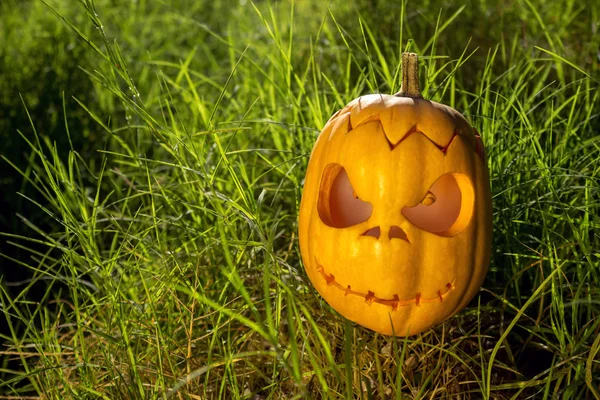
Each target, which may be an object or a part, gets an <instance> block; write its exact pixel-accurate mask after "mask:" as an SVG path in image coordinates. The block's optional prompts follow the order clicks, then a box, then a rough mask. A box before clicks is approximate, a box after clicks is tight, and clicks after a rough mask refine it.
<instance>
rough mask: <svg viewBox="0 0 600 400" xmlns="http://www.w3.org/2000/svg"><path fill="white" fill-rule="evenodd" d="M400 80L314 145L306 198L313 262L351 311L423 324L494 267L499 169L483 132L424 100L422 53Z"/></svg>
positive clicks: (460, 302) (372, 319)
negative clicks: (493, 173) (395, 89)
mask: <svg viewBox="0 0 600 400" xmlns="http://www.w3.org/2000/svg"><path fill="white" fill-rule="evenodd" d="M402 64H403V65H402V67H403V68H402V70H403V71H402V73H403V75H402V77H403V82H402V89H401V91H400V92H399V93H398V94H396V95H393V96H391V95H383V94H372V95H366V96H362V97H360V98H358V99H355V100H353V101H352V102H350V103H349V104H348V105H347V106H346V107H344V108H343V109H342V110H340V111H338V112H337V113H336V114H335V115H334V116H333V117H331V119H330V120H329V121H328V122H327V124H326V125H325V127H324V128H323V131H322V132H321V134H320V135H319V137H318V139H317V142H316V144H315V146H314V149H313V151H312V154H311V157H310V161H309V164H308V170H307V173H306V179H305V184H304V192H303V195H302V201H301V203H300V217H299V240H300V250H301V254H302V260H303V263H304V267H305V269H306V273H307V274H308V277H309V278H310V280H311V282H312V283H313V285H314V286H315V288H316V289H317V291H318V292H319V293H320V294H321V296H323V298H324V299H325V300H326V301H327V302H328V303H329V304H330V305H331V306H332V307H333V308H334V309H335V310H337V311H338V312H339V313H340V314H342V315H343V316H345V317H346V318H348V319H350V320H352V321H354V322H356V323H358V324H360V325H363V326H365V327H367V328H369V329H372V330H374V331H377V332H380V333H383V334H388V335H391V334H396V335H401V336H403V335H413V334H417V333H419V332H422V331H424V330H426V329H429V328H430V327H432V326H434V325H436V324H438V323H440V322H442V321H444V320H445V319H446V318H448V317H450V316H452V315H454V314H455V313H457V312H458V311H459V310H460V309H462V308H463V307H465V306H466V305H467V303H468V302H469V301H470V300H471V299H472V298H473V296H474V295H475V294H476V292H477V291H478V289H479V287H480V286H481V283H482V282H483V279H484V277H485V274H486V272H487V268H488V264H489V259H490V250H491V233H492V222H491V219H492V211H491V196H490V185H489V174H488V170H487V165H486V162H485V156H484V152H483V145H482V142H481V139H480V138H479V135H478V134H477V132H476V131H475V129H474V128H473V127H471V125H470V124H469V123H468V122H467V120H466V119H465V118H464V117H463V116H462V115H461V114H460V113H459V112H458V111H456V110H454V109H452V108H450V107H448V106H445V105H443V104H439V103H435V102H432V101H428V100H425V99H423V97H422V96H421V94H420V92H419V86H418V73H417V67H418V64H417V56H416V54H409V53H405V54H403V58H402Z"/></svg>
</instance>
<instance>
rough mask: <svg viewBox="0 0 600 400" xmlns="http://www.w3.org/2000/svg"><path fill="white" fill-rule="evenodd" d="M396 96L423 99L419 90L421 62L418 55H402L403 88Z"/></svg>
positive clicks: (401, 87)
mask: <svg viewBox="0 0 600 400" xmlns="http://www.w3.org/2000/svg"><path fill="white" fill-rule="evenodd" d="M394 96H398V97H412V98H414V99H422V98H423V96H422V95H421V90H420V89H419V60H418V56H417V54H416V53H402V86H400V91H399V92H398V93H396V94H395V95H394Z"/></svg>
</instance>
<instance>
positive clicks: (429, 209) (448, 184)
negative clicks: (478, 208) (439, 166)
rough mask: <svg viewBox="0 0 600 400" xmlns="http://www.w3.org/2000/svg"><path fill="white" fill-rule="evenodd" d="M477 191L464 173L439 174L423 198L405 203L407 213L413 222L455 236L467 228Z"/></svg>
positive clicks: (427, 228)
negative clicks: (419, 200) (417, 202)
mask: <svg viewBox="0 0 600 400" xmlns="http://www.w3.org/2000/svg"><path fill="white" fill-rule="evenodd" d="M474 203H475V193H474V191H473V185H472V184H471V181H470V180H469V178H468V177H467V176H466V175H464V174H458V173H449V174H444V175H442V176H440V177H439V178H438V179H437V180H436V181H435V182H434V183H433V185H431V188H430V189H429V191H428V192H427V194H426V195H425V197H424V198H423V200H421V202H420V203H419V204H417V205H415V206H412V207H404V208H403V209H402V215H404V216H405V217H406V218H407V219H408V220H409V221H410V222H411V223H412V224H413V225H415V226H416V227H417V228H420V229H423V230H425V231H428V232H431V233H435V234H436V235H440V236H454V235H456V234H457V233H459V232H461V231H462V230H464V229H465V228H466V227H467V225H469V221H470V220H471V217H472V215H473V207H474Z"/></svg>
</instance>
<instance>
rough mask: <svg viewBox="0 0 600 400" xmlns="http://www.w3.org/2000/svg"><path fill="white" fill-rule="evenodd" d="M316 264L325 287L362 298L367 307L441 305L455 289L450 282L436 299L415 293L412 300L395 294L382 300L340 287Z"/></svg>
mask: <svg viewBox="0 0 600 400" xmlns="http://www.w3.org/2000/svg"><path fill="white" fill-rule="evenodd" d="M315 262H316V259H315ZM316 264H317V272H319V274H321V276H322V277H323V279H325V282H327V285H328V286H334V287H336V288H338V289H339V290H341V291H343V292H344V296H359V297H362V298H364V299H365V303H367V304H368V305H371V304H373V303H378V304H382V305H384V306H388V307H391V308H392V311H396V310H398V308H400V307H406V306H410V305H416V306H417V307H420V306H421V305H422V304H427V303H442V302H443V301H444V299H445V298H446V297H447V296H448V295H449V294H450V292H451V291H453V290H454V288H455V287H454V280H452V282H448V283H446V286H445V287H444V288H443V289H440V290H438V291H437V297H433V298H429V299H428V298H424V297H423V296H421V293H417V294H416V296H415V297H414V298H412V299H406V300H400V298H399V296H398V295H397V294H395V295H394V297H393V298H392V299H384V298H380V297H377V296H375V292H372V291H370V290H369V291H368V292H367V293H361V292H357V291H355V290H352V287H351V286H350V285H346V286H344V285H342V284H341V283H339V282H338V281H336V280H335V276H334V275H333V274H328V273H327V271H325V268H323V266H322V265H320V264H319V263H318V262H316Z"/></svg>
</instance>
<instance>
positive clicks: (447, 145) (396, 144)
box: [385, 125, 458, 155]
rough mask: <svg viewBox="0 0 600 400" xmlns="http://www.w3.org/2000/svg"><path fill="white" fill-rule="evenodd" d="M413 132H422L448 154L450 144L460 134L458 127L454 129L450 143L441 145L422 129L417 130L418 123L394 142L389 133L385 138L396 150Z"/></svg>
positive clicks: (392, 148)
mask: <svg viewBox="0 0 600 400" xmlns="http://www.w3.org/2000/svg"><path fill="white" fill-rule="evenodd" d="M413 133H420V134H422V135H423V136H425V137H426V138H427V139H429V141H430V142H431V143H433V145H434V146H435V147H437V148H438V149H439V150H440V151H441V152H442V153H444V155H446V152H447V151H448V148H449V147H450V144H452V142H453V141H454V138H455V137H457V136H458V129H455V130H454V132H453V133H452V137H451V138H450V140H449V141H448V143H447V144H446V145H444V146H440V145H439V144H437V143H436V142H434V141H433V140H431V138H430V137H429V136H427V135H426V134H425V133H424V132H421V131H419V130H417V126H416V125H415V126H413V127H412V128H410V129H409V130H408V132H406V134H405V135H404V136H402V139H400V140H399V141H397V142H396V143H392V142H391V141H390V139H389V138H388V136H387V135H385V140H386V141H387V143H388V145H389V146H390V150H394V149H395V148H396V147H398V146H399V145H400V143H402V142H403V141H405V140H406V138H408V137H409V136H410V135H412V134H413Z"/></svg>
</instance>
